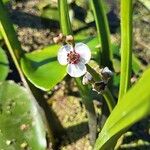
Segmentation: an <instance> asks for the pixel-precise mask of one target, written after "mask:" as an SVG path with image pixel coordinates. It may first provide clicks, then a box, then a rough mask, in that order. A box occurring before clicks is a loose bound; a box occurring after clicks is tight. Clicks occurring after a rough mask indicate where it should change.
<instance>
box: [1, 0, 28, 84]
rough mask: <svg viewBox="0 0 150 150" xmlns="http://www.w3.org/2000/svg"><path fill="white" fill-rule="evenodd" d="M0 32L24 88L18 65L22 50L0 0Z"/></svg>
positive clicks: (24, 82) (22, 76)
mask: <svg viewBox="0 0 150 150" xmlns="http://www.w3.org/2000/svg"><path fill="white" fill-rule="evenodd" d="M0 30H1V33H2V36H3V38H4V40H5V43H6V45H7V47H8V50H9V53H10V54H11V57H12V59H13V61H14V63H15V65H16V68H17V70H18V73H19V75H20V77H21V80H22V81H23V84H24V86H25V87H28V86H27V83H26V81H25V79H24V75H23V73H22V71H21V69H20V64H19V63H20V58H21V57H22V56H23V50H22V49H21V45H20V43H19V41H18V39H17V36H16V33H15V31H14V28H13V26H12V24H11V21H10V19H9V17H8V13H7V11H6V10H5V8H4V5H3V3H2V0H0Z"/></svg>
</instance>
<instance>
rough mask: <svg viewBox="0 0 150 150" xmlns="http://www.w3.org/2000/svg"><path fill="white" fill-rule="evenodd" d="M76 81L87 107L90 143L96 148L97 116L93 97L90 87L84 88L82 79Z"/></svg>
mask: <svg viewBox="0 0 150 150" xmlns="http://www.w3.org/2000/svg"><path fill="white" fill-rule="evenodd" d="M75 81H76V84H77V86H78V88H79V92H80V94H81V96H82V102H83V104H84V106H85V109H86V112H87V116H88V121H89V124H88V125H89V136H90V137H89V138H90V143H91V145H92V146H94V144H95V141H96V135H97V116H96V112H95V108H94V104H93V101H92V97H91V96H90V94H89V88H88V86H83V84H82V81H81V79H80V78H76V79H75Z"/></svg>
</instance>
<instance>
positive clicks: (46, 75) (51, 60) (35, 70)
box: [21, 45, 66, 91]
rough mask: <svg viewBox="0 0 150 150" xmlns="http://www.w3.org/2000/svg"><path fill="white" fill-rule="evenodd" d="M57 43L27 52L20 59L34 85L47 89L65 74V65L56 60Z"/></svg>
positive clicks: (23, 68)
mask: <svg viewBox="0 0 150 150" xmlns="http://www.w3.org/2000/svg"><path fill="white" fill-rule="evenodd" d="M58 49H59V46H58V45H51V46H48V47H46V48H44V49H42V50H37V51H35V52H32V53H28V54H26V55H25V57H23V58H22V59H21V67H22V70H23V72H24V74H25V75H26V77H27V78H28V80H29V81H30V82H31V83H33V84H34V85H35V86H36V87H38V88H40V89H42V90H44V91H48V90H50V89H52V88H53V87H54V86H55V85H56V84H57V83H59V82H60V81H61V80H62V79H63V78H64V77H65V76H66V67H65V66H62V65H60V64H59V63H58V61H57V51H58Z"/></svg>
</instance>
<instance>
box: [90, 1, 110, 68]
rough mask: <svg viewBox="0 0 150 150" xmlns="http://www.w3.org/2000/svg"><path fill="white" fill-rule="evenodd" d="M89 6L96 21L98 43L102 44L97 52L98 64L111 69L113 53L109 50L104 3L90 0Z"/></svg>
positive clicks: (108, 33)
mask: <svg viewBox="0 0 150 150" xmlns="http://www.w3.org/2000/svg"><path fill="white" fill-rule="evenodd" d="M91 6H92V10H93V13H94V18H95V22H96V27H97V32H98V39H99V43H101V46H102V48H101V51H100V53H99V54H100V60H99V61H100V62H99V64H100V65H102V66H108V67H109V68H110V69H112V67H113V66H112V58H113V55H112V51H111V44H110V32H109V26H108V20H107V17H106V13H105V10H104V5H103V2H102V0H91Z"/></svg>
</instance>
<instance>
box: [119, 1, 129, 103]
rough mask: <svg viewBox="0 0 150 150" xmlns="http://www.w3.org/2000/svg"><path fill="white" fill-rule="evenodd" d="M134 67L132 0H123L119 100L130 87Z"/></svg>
mask: <svg viewBox="0 0 150 150" xmlns="http://www.w3.org/2000/svg"><path fill="white" fill-rule="evenodd" d="M131 69H132V0H121V75H120V90H119V101H120V99H122V96H123V95H124V94H125V93H126V92H127V90H128V89H129V87H130V79H131Z"/></svg>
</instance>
